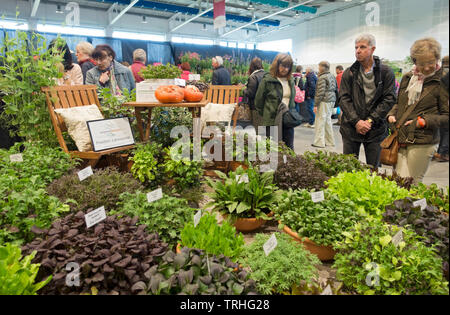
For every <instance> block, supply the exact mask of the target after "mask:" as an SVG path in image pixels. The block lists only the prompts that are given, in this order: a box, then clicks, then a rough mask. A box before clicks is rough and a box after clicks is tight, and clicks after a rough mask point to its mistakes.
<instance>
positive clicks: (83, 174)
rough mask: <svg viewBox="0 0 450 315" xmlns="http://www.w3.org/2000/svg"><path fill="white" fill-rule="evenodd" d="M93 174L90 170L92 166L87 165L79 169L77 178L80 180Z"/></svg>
mask: <svg viewBox="0 0 450 315" xmlns="http://www.w3.org/2000/svg"><path fill="white" fill-rule="evenodd" d="M92 175H94V172H93V171H92V167H90V166H88V167H86V168H84V169H82V170H81V171H79V172H78V178H79V179H80V182H82V181H83V180H85V179H86V178H88V177H89V176H92Z"/></svg>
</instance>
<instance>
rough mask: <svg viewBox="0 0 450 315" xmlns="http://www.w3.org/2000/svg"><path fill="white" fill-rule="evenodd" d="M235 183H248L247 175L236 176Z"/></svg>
mask: <svg viewBox="0 0 450 315" xmlns="http://www.w3.org/2000/svg"><path fill="white" fill-rule="evenodd" d="M237 181H238V183H239V184H240V183H248V175H247V174H244V175H237Z"/></svg>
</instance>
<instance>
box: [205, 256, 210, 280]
mask: <svg viewBox="0 0 450 315" xmlns="http://www.w3.org/2000/svg"><path fill="white" fill-rule="evenodd" d="M206 265H207V266H208V274H209V275H211V267H209V255H208V254H206Z"/></svg>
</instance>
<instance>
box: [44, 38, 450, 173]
mask: <svg viewBox="0 0 450 315" xmlns="http://www.w3.org/2000/svg"><path fill="white" fill-rule="evenodd" d="M52 45H53V43H52ZM375 50H376V40H375V37H374V36H372V35H370V34H364V35H361V36H359V37H358V38H357V39H356V40H355V57H356V61H355V62H354V63H353V64H352V65H351V66H350V67H349V68H347V69H345V70H344V67H343V66H341V65H338V66H337V67H336V68H335V70H336V77H335V76H334V75H333V74H332V73H331V72H330V63H329V62H327V61H322V62H320V63H319V64H318V69H319V71H318V73H317V74H316V73H315V72H314V70H313V69H312V68H310V67H308V68H306V71H305V73H303V68H302V66H296V67H295V72H294V71H293V70H294V63H293V60H292V57H291V56H290V55H289V54H284V53H280V54H278V55H277V56H276V57H275V59H274V60H273V62H272V64H271V66H270V70H269V71H268V72H266V71H264V69H263V65H262V61H261V59H259V58H257V57H255V58H254V59H253V60H252V61H251V63H250V66H249V70H248V76H249V77H248V82H247V84H246V88H245V90H244V98H243V99H244V102H245V103H246V104H248V106H249V108H250V113H251V122H252V125H253V126H254V127H255V128H257V127H259V126H266V127H267V131H269V127H270V126H276V127H277V128H278V129H277V130H278V136H279V140H282V141H283V142H284V143H285V144H286V145H287V146H288V147H290V148H292V149H294V127H292V126H288V125H286V124H285V123H284V121H285V120H284V118H283V117H285V113H287V112H290V111H292V110H293V109H294V110H295V111H297V112H298V113H299V117H300V120H301V121H300V124H304V126H306V127H309V128H314V132H315V134H314V140H313V143H312V146H313V147H316V148H326V147H334V146H335V136H334V132H333V124H332V115H333V108H335V107H339V108H340V110H341V113H340V114H339V117H338V121H337V122H336V123H335V125H339V131H340V134H341V136H342V142H343V153H344V154H353V155H354V156H356V157H357V158H359V152H360V147H361V145H362V146H364V152H365V155H366V163H367V164H370V165H372V166H374V167H379V166H380V152H381V147H380V143H381V142H382V141H383V140H384V139H385V138H386V137H387V136H388V135H389V133H390V132H393V131H395V130H397V131H398V134H399V136H398V141H399V144H400V149H399V153H398V163H397V165H396V166H395V169H396V171H397V172H398V173H399V174H400V176H403V177H413V178H414V180H415V181H421V180H422V179H423V177H424V175H425V173H426V171H427V169H428V166H429V163H430V161H431V160H432V159H434V160H436V161H441V162H446V161H448V111H449V105H448V56H446V57H444V60H443V61H444V62H442V63H441V45H440V44H439V43H438V42H437V41H436V40H435V39H433V38H424V39H420V40H417V41H416V42H415V43H414V44H413V46H412V47H411V50H410V56H411V59H412V61H413V62H414V67H413V69H412V71H410V72H408V73H406V74H405V75H404V76H403V78H402V80H401V83H400V84H399V86H397V87H396V80H395V76H394V72H393V70H392V69H391V68H390V67H389V66H387V65H385V64H383V62H382V61H381V59H380V58H379V57H378V56H376V55H374V53H375ZM60 51H61V52H62V56H63V59H64V61H63V63H62V64H61V65H58V66H59V67H60V69H61V72H63V77H62V78H60V79H58V84H60V85H62V84H68V85H74V84H94V85H98V86H99V87H102V88H104V87H108V88H110V89H111V91H112V92H113V93H114V94H115V95H120V94H121V91H122V90H123V89H128V90H132V89H134V88H135V86H136V83H138V82H141V81H143V78H142V77H141V76H140V74H139V72H140V70H141V69H142V68H143V67H145V62H146V59H147V57H146V53H145V51H144V50H143V49H137V50H135V51H134V52H133V64H132V65H130V66H125V65H123V64H121V63H119V62H118V61H117V60H116V54H115V52H114V50H113V49H112V48H111V47H110V46H108V45H97V46H96V47H95V48H94V47H93V46H92V45H91V44H90V43H87V42H82V43H79V44H78V45H77V46H76V56H77V59H78V64H75V63H73V62H72V56H71V54H70V50H69V48H68V47H67V44H65V45H63V46H62V47H61V48H60ZM212 67H213V75H212V84H213V85H231V75H230V72H229V71H228V70H227V69H226V68H224V66H223V59H222V57H220V56H216V57H214V58H212ZM180 68H181V69H182V75H181V78H184V79H188V78H189V74H190V72H189V71H190V67H189V64H188V63H182V64H181V65H180ZM299 93H300V96H301V97H299ZM299 98H300V99H302V101H301V102H296V99H299ZM411 106H413V107H414V108H411ZM411 109H412V110H411ZM405 112H406V113H407V115H406V116H407V117H405V115H404V114H405ZM438 144H439V148H438V150H437V152H436V149H437V145H438Z"/></svg>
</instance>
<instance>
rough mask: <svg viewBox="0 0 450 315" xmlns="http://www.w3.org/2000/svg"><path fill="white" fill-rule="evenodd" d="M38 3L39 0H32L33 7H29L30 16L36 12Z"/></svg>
mask: <svg viewBox="0 0 450 315" xmlns="http://www.w3.org/2000/svg"><path fill="white" fill-rule="evenodd" d="M39 3H41V0H34V3H33V8H32V9H31V15H30V16H32V17H33V16H35V15H36V12H37V10H38V8H39Z"/></svg>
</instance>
